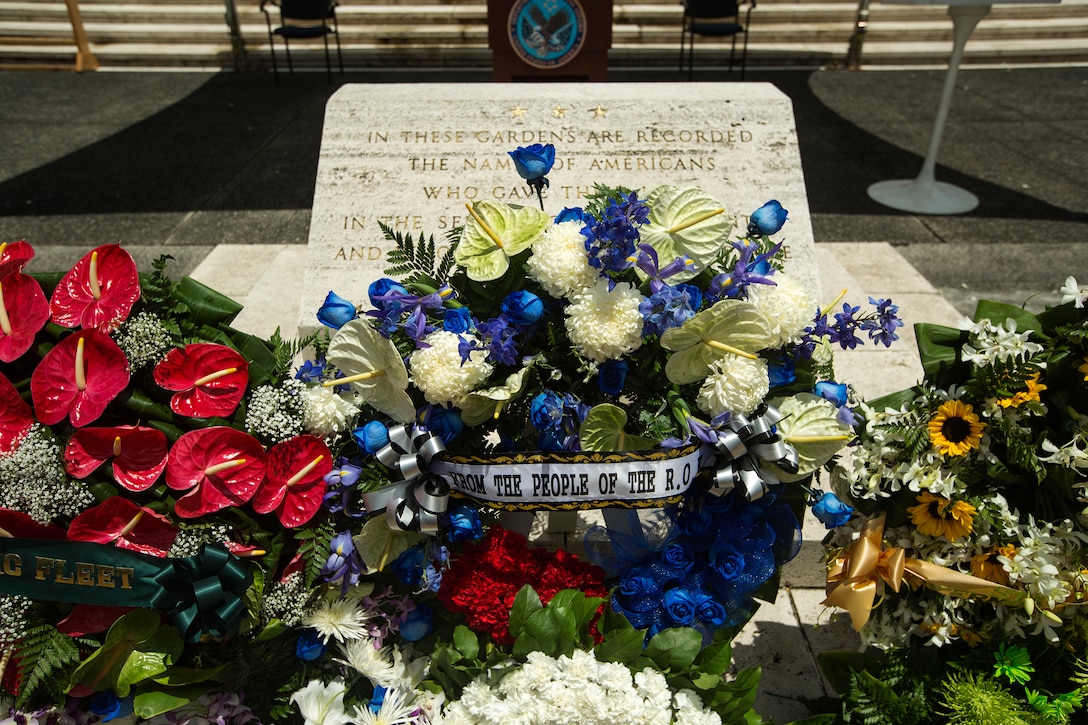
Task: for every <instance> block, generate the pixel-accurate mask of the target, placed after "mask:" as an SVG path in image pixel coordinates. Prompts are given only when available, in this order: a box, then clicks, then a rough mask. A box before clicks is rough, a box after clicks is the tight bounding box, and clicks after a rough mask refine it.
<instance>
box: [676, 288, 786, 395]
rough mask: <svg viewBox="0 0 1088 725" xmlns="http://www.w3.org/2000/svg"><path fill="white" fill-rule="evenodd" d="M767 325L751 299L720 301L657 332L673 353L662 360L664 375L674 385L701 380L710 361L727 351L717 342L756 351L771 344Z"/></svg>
mask: <svg viewBox="0 0 1088 725" xmlns="http://www.w3.org/2000/svg"><path fill="white" fill-rule="evenodd" d="M770 328H771V325H770V323H769V322H768V321H767V318H766V317H765V316H764V314H763V313H762V312H761V311H760V310H759V308H757V307H756V306H755V305H753V304H752V303H751V302H746V301H744V300H722V301H721V302H718V303H717V304H715V305H714V306H713V307H711V308H710V309H708V310H703V311H702V312H700V313H699V314H697V315H695V317H693V318H691V319H690V320H688V321H687V322H685V323H684V324H683V325H681V326H680V327H672V328H669V329H668V330H665V332H664V333H663V334H662V335H661V340H660V342H661V346H662V347H664V348H665V349H667V350H672V351H673V353H674V354H673V355H672V356H671V357H670V358H669V361H668V362H667V363H665V374H666V375H667V376H668V378H669V380H670V381H672V382H674V383H676V384H677V385H685V384H687V383H697V382H702V380H703V379H704V378H706V376H707V375H708V374H709V373H710V370H711V368H710V365H711V363H713V362H714V361H715V360H720V359H721V358H723V357H724V356H725V355H726V354H727V353H728V351H727V350H723V349H721V347H720V346H721V345H724V346H726V347H729V348H733V349H735V350H740V351H742V352H745V353H748V354H754V353H757V352H759V351H760V350H763V349H764V348H766V347H767V346H768V345H770V344H771V336H770V332H769V331H770ZM715 345H719V347H716V346H715Z"/></svg>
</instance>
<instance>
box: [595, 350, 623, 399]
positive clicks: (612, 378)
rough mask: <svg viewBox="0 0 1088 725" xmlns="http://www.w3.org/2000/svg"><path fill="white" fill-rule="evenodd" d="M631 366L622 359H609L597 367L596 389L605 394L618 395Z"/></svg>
mask: <svg viewBox="0 0 1088 725" xmlns="http://www.w3.org/2000/svg"><path fill="white" fill-rule="evenodd" d="M630 367H631V366H630V365H629V364H628V362H627V361H626V360H624V359H622V358H621V359H619V360H609V361H608V362H606V363H604V364H603V365H601V366H600V367H599V368H598V369H597V389H598V390H600V391H601V392H602V393H604V394H606V395H619V394H620V391H621V390H623V385H624V383H626V382H627V370H628V369H629V368H630Z"/></svg>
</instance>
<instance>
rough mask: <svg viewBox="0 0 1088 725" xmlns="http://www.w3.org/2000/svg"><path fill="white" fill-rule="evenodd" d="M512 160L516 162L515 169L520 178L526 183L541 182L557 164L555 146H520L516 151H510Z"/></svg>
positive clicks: (536, 144)
mask: <svg viewBox="0 0 1088 725" xmlns="http://www.w3.org/2000/svg"><path fill="white" fill-rule="evenodd" d="M507 153H509V154H510V158H512V159H513V160H514V168H515V169H517V171H518V176H520V177H521V178H523V179H525V180H526V181H539V180H540V179H543V178H544V177H545V176H547V175H548V172H549V171H551V170H552V164H554V163H555V146H553V145H552V144H538V143H535V144H533V145H531V146H518V148H517V149H516V150H514V151H508V152H507Z"/></svg>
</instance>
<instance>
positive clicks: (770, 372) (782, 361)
mask: <svg viewBox="0 0 1088 725" xmlns="http://www.w3.org/2000/svg"><path fill="white" fill-rule="evenodd" d="M767 379H768V381H769V382H770V386H771V387H772V388H778V387H781V386H783V385H789V384H790V383H792V382H793V381H794V380H796V379H797V368H796V366H795V365H794V362H793V358H791V357H787V356H783V357H781V358H779V359H777V360H772V361H770V362H769V363H768V364H767Z"/></svg>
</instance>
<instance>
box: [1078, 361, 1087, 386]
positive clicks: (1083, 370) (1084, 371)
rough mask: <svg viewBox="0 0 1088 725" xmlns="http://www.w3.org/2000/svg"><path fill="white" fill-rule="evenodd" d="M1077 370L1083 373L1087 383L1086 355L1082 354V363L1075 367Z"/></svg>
mask: <svg viewBox="0 0 1088 725" xmlns="http://www.w3.org/2000/svg"><path fill="white" fill-rule="evenodd" d="M1077 372H1082V373H1084V382H1086V383H1088V355H1085V356H1084V364H1083V365H1081V366H1080V367H1079V368H1077Z"/></svg>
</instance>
